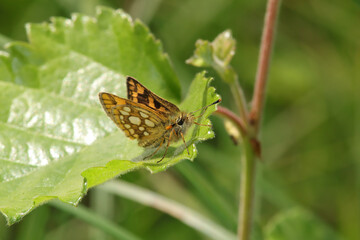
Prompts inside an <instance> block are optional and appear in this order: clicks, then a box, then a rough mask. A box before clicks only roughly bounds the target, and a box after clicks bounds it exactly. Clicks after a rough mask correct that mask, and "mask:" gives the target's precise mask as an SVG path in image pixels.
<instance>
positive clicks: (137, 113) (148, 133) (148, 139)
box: [99, 92, 167, 147]
mask: <svg viewBox="0 0 360 240" xmlns="http://www.w3.org/2000/svg"><path fill="white" fill-rule="evenodd" d="M99 98H100V102H101V104H102V106H103V108H104V110H105V112H106V113H107V115H108V116H109V117H110V118H111V119H112V120H113V121H114V123H115V124H116V125H117V126H118V127H119V128H120V129H122V130H123V131H124V133H125V135H126V136H127V137H129V138H130V139H137V140H138V143H139V145H140V146H142V147H153V146H157V145H158V144H160V140H161V139H162V137H163V135H164V133H165V126H164V125H165V123H166V120H167V119H166V118H164V117H163V116H162V115H158V114H156V112H154V111H153V110H152V109H151V108H148V107H147V106H144V105H142V104H139V103H136V102H132V101H130V100H128V99H124V98H120V97H118V96H116V95H113V94H110V93H104V92H102V93H99Z"/></svg>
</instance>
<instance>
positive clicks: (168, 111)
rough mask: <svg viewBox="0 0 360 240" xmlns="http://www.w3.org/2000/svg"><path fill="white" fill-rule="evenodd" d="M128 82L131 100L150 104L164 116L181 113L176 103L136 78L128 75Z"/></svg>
mask: <svg viewBox="0 0 360 240" xmlns="http://www.w3.org/2000/svg"><path fill="white" fill-rule="evenodd" d="M126 84H127V91H128V99H129V100H131V101H133V102H136V103H139V104H142V105H145V106H148V107H149V108H151V109H153V110H154V111H156V112H157V113H158V114H161V115H164V116H169V115H178V114H179V113H180V110H179V108H178V107H177V106H176V105H174V104H172V103H171V102H169V101H167V100H165V99H163V98H162V97H159V96H158V95H156V94H155V93H153V92H151V91H150V90H149V89H147V88H146V87H145V86H144V85H142V84H141V83H139V82H138V81H137V80H136V79H134V78H132V77H127V79H126Z"/></svg>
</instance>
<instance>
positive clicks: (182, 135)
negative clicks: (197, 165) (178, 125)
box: [180, 132, 190, 156]
mask: <svg viewBox="0 0 360 240" xmlns="http://www.w3.org/2000/svg"><path fill="white" fill-rule="evenodd" d="M180 134H181V138H182V140H183V142H184V145H185V148H186V151H187V152H188V154H189V156H190V153H189V149H188V147H187V146H186V142H185V138H184V134H183V133H182V132H180Z"/></svg>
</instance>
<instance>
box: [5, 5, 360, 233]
mask: <svg viewBox="0 0 360 240" xmlns="http://www.w3.org/2000/svg"><path fill="white" fill-rule="evenodd" d="M97 5H105V6H110V7H113V8H123V9H124V10H125V11H126V12H128V13H129V14H130V15H131V16H133V17H134V18H140V19H141V20H142V21H143V22H144V23H146V24H147V25H148V26H149V28H150V30H151V31H152V32H153V33H154V35H155V36H156V37H157V38H158V39H160V40H161V41H162V42H163V45H164V50H165V51H166V52H167V53H168V54H169V56H170V59H171V61H172V63H173V66H174V68H175V70H176V72H177V74H178V76H179V78H180V80H181V84H182V87H183V93H182V94H183V96H184V95H185V93H186V89H187V87H188V85H189V84H190V81H191V79H193V76H194V74H195V73H196V72H198V71H199V69H196V68H194V67H192V66H189V65H186V64H185V60H186V59H187V58H189V57H190V56H191V55H192V53H193V50H194V44H195V41H196V40H197V39H199V38H201V39H208V40H213V39H214V38H215V37H216V36H217V34H219V33H220V32H222V31H224V30H225V29H231V30H232V32H233V36H234V37H235V39H236V40H237V50H236V55H235V57H234V59H233V61H232V65H233V66H234V68H235V70H236V72H237V73H238V75H239V80H240V84H241V85H242V87H243V88H244V91H245V94H246V97H247V99H248V100H250V99H251V96H252V89H253V83H254V78H255V71H256V65H257V57H258V50H259V42H260V38H261V30H262V24H263V17H264V11H265V6H266V1H239V0H222V1H219V0H186V1H176V0H166V1H165V0H164V1H161V0H133V1H132V0H123V1H110V0H78V1H70V0H11V1H10V0H2V1H0V43H1V46H3V45H4V44H5V43H6V42H7V41H13V40H16V41H17V40H21V41H27V40H26V33H25V28H24V24H25V23H27V22H43V21H48V20H49V18H50V17H51V16H64V17H70V15H71V13H73V12H81V13H85V14H90V15H93V14H94V11H95V6H97ZM359 23H360V3H359V1H355V0H353V1H351V0H347V1H346V0H345V1H335V0H329V1H324V0H318V1H310V0H306V1H293V0H287V1H283V2H282V6H281V12H280V17H279V21H278V29H277V37H276V42H275V47H274V54H273V60H272V65H271V70H270V79H269V84H268V89H267V101H266V109H265V118H264V121H263V131H262V134H261V139H262V143H263V162H262V163H261V164H259V173H258V179H257V188H256V195H257V196H256V197H257V201H256V204H257V205H256V213H255V214H256V216H255V222H256V226H257V227H258V228H259V229H260V228H263V227H266V226H267V225H268V223H269V222H271V221H273V220H272V219H273V217H274V216H277V215H278V214H281V212H283V211H285V210H287V209H290V208H292V207H294V206H300V207H302V208H304V209H306V210H307V211H308V212H310V213H311V214H313V215H314V216H315V217H316V218H318V219H320V220H321V221H323V222H324V223H325V224H327V226H328V227H329V228H331V229H333V230H334V231H335V232H336V233H337V234H339V235H340V236H342V237H343V238H344V239H360V163H359V160H360V147H359V146H360V28H359ZM208 74H209V75H210V76H214V77H215V81H214V82H213V85H214V86H215V87H216V88H217V91H218V93H219V94H221V95H222V96H223V106H226V107H228V108H230V109H235V104H234V102H233V99H232V98H231V97H229V96H230V91H229V88H228V86H227V85H226V84H225V83H223V82H222V81H220V79H219V77H218V76H217V75H216V74H215V72H214V71H212V70H211V69H209V73H208ZM213 122H214V128H215V132H216V134H217V137H216V138H215V139H213V140H211V141H208V142H206V143H202V144H199V145H198V148H199V156H198V157H197V159H196V161H195V162H194V163H190V162H186V161H185V162H182V163H180V164H178V165H177V166H176V167H174V168H172V169H169V170H168V171H166V172H163V173H159V174H156V175H151V174H150V173H148V172H147V171H137V172H132V173H129V174H127V175H125V176H123V177H122V179H124V180H126V181H129V182H132V183H135V184H137V185H140V186H143V187H145V188H148V189H152V190H154V191H156V192H158V193H161V194H163V195H165V196H167V197H169V198H172V199H175V200H176V201H178V202H181V203H183V204H185V205H187V206H190V207H192V208H194V209H195V210H197V211H199V212H201V213H202V214H204V215H205V216H209V217H210V218H211V219H213V220H214V221H216V222H219V223H220V224H222V225H223V226H225V227H226V228H227V229H229V230H231V231H233V232H235V231H236V218H237V207H238V199H239V196H238V195H239V192H238V191H239V181H240V176H239V172H240V170H239V169H240V154H241V151H240V149H239V147H237V146H234V145H233V144H232V141H231V140H230V139H229V137H228V136H227V134H226V132H225V130H224V127H223V124H222V120H220V119H219V118H216V117H213ZM217 197H219V198H220V199H221V200H220V201H222V202H224V203H226V204H225V208H226V209H227V210H225V211H221V210H220V211H219V210H217V209H216V203H214V204H211V203H209V201H207V200H206V199H207V198H211V199H213V198H214V199H215V198H217ZM210 202H211V201H210ZM214 202H216V201H215V200H214ZM82 203H83V204H84V205H86V206H88V207H90V208H92V209H94V211H98V212H100V213H101V214H103V215H104V216H105V217H107V218H109V219H110V220H111V221H113V222H115V223H116V224H119V225H121V226H123V227H125V228H126V229H128V230H129V231H131V232H133V233H136V235H138V236H140V237H142V238H144V239H206V238H205V237H204V236H203V235H201V234H200V233H198V232H196V231H195V230H193V229H191V228H189V227H187V226H186V225H184V224H182V223H181V222H179V221H178V220H176V219H174V218H172V217H169V216H168V215H166V214H163V213H161V212H159V211H157V210H154V209H152V208H149V207H145V206H143V205H140V204H138V203H135V202H132V201H129V200H126V199H122V198H118V197H114V196H112V195H109V194H106V193H104V192H102V191H101V190H99V189H96V188H95V189H92V190H91V191H90V192H89V193H88V194H87V196H86V198H85V199H84V200H83V201H82ZM5 224H6V223H5V219H4V218H3V217H1V218H0V239H4V240H8V239H111V238H110V237H108V236H106V235H104V234H103V233H101V232H99V231H97V230H96V229H94V228H93V227H91V226H89V225H87V224H86V223H84V222H82V221H80V220H77V219H75V218H74V217H72V216H71V215H69V214H68V213H65V212H61V211H60V210H58V209H56V208H53V207H51V206H49V205H45V206H42V207H39V208H38V209H36V210H35V211H33V212H32V213H30V214H29V215H28V216H26V217H25V218H24V220H23V221H22V222H20V223H18V224H16V225H14V226H11V227H7V226H6V225H5Z"/></svg>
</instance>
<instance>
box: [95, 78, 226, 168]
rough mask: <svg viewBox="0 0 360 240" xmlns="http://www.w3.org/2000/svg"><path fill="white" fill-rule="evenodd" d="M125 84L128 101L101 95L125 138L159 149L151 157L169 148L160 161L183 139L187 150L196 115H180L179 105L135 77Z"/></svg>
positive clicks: (105, 107)
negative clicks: (174, 143)
mask: <svg viewBox="0 0 360 240" xmlns="http://www.w3.org/2000/svg"><path fill="white" fill-rule="evenodd" d="M126 83H127V93H128V99H125V98H121V97H118V96H116V95H113V94H110V93H105V92H101V93H99V98H100V102H101V104H102V106H103V108H104V110H105V112H106V113H107V115H108V116H109V117H110V118H111V119H112V120H113V121H114V123H115V124H116V125H117V126H118V127H119V128H120V129H122V130H123V132H124V133H125V135H126V136H127V137H129V138H130V139H137V140H138V145H139V146H141V147H145V148H156V150H155V152H154V153H153V154H152V155H150V156H148V157H151V156H153V155H155V153H156V152H157V151H158V150H159V149H160V148H161V147H162V146H166V150H165V154H164V155H163V157H162V158H161V160H162V159H163V158H164V157H165V155H166V152H167V149H168V147H169V145H170V143H172V142H177V141H179V140H180V139H183V141H184V144H185V146H186V143H185V139H184V135H185V133H186V131H187V130H188V129H189V128H190V127H191V125H192V124H193V123H195V122H194V119H195V117H194V116H193V114H192V113H186V112H181V111H180V110H179V108H178V107H177V106H176V105H174V104H172V103H170V102H169V101H167V100H165V99H163V98H161V97H159V96H158V95H156V94H154V93H153V92H151V91H150V90H149V89H147V88H146V87H145V86H143V85H142V84H141V83H139V82H138V81H137V80H135V79H134V78H132V77H127V81H126ZM219 101H220V100H218V102H219ZM161 160H160V161H161Z"/></svg>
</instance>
